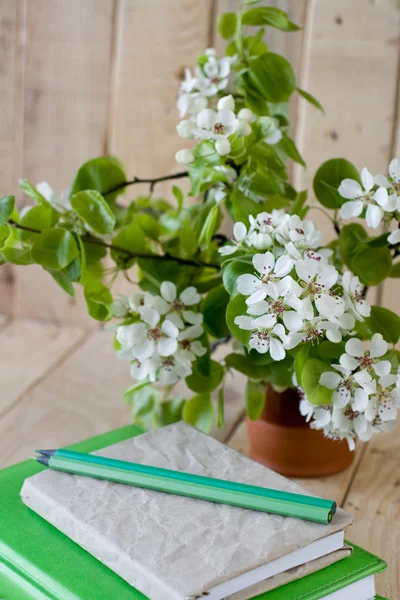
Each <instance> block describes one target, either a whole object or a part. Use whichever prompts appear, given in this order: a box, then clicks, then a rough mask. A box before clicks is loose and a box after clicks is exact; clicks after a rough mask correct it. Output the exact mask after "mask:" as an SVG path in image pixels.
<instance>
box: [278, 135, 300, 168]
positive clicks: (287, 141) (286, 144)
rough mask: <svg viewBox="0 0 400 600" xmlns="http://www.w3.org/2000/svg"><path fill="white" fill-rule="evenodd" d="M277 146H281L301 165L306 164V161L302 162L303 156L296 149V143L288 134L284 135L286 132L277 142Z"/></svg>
mask: <svg viewBox="0 0 400 600" xmlns="http://www.w3.org/2000/svg"><path fill="white" fill-rule="evenodd" d="M278 147H279V148H281V149H282V150H283V151H284V153H285V154H286V155H287V156H288V157H289V158H291V159H292V160H294V161H295V162H297V163H299V164H300V165H302V166H303V167H305V166H306V163H305V162H304V159H303V157H302V156H301V154H300V152H299V150H298V149H297V146H296V144H295V143H294V141H293V140H292V139H291V138H290V137H289V136H287V135H286V133H284V134H283V136H282V139H281V140H280V142H279V144H278Z"/></svg>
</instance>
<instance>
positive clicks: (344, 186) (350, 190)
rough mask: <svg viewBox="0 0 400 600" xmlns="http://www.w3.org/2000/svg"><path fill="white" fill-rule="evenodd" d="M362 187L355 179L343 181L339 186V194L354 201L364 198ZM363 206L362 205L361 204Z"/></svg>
mask: <svg viewBox="0 0 400 600" xmlns="http://www.w3.org/2000/svg"><path fill="white" fill-rule="evenodd" d="M362 193H363V191H362V189H361V185H360V184H359V183H358V181H356V180H355V179H343V181H342V183H341V184H340V185H339V194H340V195H341V196H342V198H346V199H347V200H354V198H359V197H360V196H362ZM361 204H362V203H361Z"/></svg>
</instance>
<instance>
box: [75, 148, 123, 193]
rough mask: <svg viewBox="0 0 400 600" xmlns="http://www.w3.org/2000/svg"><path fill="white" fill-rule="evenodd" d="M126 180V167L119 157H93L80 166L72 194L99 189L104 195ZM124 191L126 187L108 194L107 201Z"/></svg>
mask: <svg viewBox="0 0 400 600" xmlns="http://www.w3.org/2000/svg"><path fill="white" fill-rule="evenodd" d="M125 181H126V175H125V171H124V168H123V166H122V164H121V163H120V161H119V160H118V159H117V158H115V157H113V156H101V157H99V158H93V159H91V160H88V161H87V162H85V163H84V164H83V165H82V166H81V167H80V168H79V170H78V172H77V174H76V175H75V179H74V181H73V183H72V187H71V196H73V195H74V194H77V193H78V192H82V191H85V190H97V191H98V192H100V193H101V194H103V195H104V194H105V192H107V191H108V190H110V189H111V188H113V187H115V186H118V185H120V184H121V183H124V182H125ZM123 192H124V189H120V190H119V191H117V192H112V193H111V194H107V196H106V200H107V202H112V201H114V200H115V198H116V197H117V196H118V195H119V194H122V193H123Z"/></svg>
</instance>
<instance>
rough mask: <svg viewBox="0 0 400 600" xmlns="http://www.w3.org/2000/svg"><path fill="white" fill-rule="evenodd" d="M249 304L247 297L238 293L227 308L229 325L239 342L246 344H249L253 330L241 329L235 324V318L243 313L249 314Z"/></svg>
mask: <svg viewBox="0 0 400 600" xmlns="http://www.w3.org/2000/svg"><path fill="white" fill-rule="evenodd" d="M247 308H248V306H247V304H246V301H245V297H244V296H242V295H241V294H238V295H237V296H235V297H234V298H232V299H231V301H230V302H229V304H228V308H227V309H226V322H227V323H228V327H229V329H230V331H231V333H232V335H234V336H235V338H236V339H238V340H239V342H242V344H243V345H244V346H248V345H249V341H250V337H251V331H246V330H245V329H240V328H239V327H238V326H237V325H236V324H235V318H236V317H238V316H241V315H246V314H247Z"/></svg>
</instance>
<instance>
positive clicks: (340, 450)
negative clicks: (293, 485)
mask: <svg viewBox="0 0 400 600" xmlns="http://www.w3.org/2000/svg"><path fill="white" fill-rule="evenodd" d="M299 403H300V396H299V394H298V392H297V391H296V390H294V389H289V390H286V391H285V392H282V393H278V392H275V391H274V389H273V388H272V387H270V386H268V387H267V398H266V402H265V407H264V411H263V413H262V415H261V417H260V419H259V420H258V421H251V420H250V419H247V427H248V431H249V436H250V448H251V452H250V456H251V458H253V459H254V460H256V461H257V462H260V463H262V464H263V465H266V466H267V467H269V468H270V469H273V470H274V471H277V472H278V473H281V474H282V475H286V476H288V477H325V476H326V475H333V474H334V473H339V472H340V471H344V469H347V467H349V466H350V464H351V463H352V461H353V458H354V453H353V452H350V450H349V448H348V445H347V442H346V441H343V442H336V441H333V440H329V439H327V438H325V437H324V435H323V433H322V432H321V431H317V430H315V429H310V426H309V424H308V423H306V421H305V419H304V417H302V416H301V414H300V411H299Z"/></svg>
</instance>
